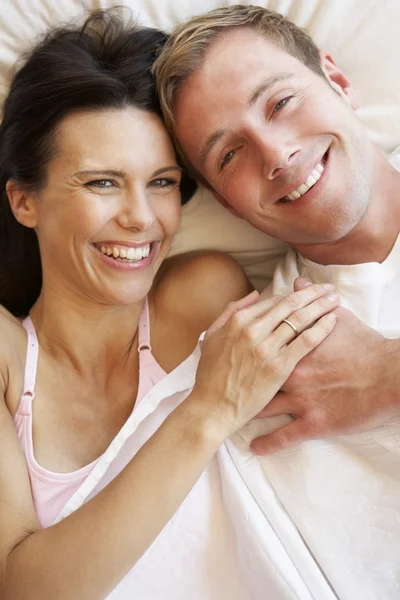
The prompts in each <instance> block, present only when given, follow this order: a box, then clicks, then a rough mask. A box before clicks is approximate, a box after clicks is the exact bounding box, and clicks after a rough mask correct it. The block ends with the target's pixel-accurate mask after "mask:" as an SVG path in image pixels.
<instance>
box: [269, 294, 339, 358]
mask: <svg viewBox="0 0 400 600" xmlns="http://www.w3.org/2000/svg"><path fill="white" fill-rule="evenodd" d="M339 303H340V297H339V295H338V294H328V295H327V296H323V297H322V298H318V300H315V301H314V302H312V303H311V304H308V305H307V306H305V307H304V308H300V309H299V310H296V311H295V312H294V313H293V314H291V315H290V317H289V318H288V319H287V321H289V323H291V325H289V323H287V322H285V321H282V323H281V325H279V327H278V328H277V329H276V330H275V331H274V332H273V333H272V334H271V338H270V339H271V343H273V344H274V345H275V347H278V348H280V347H282V346H284V345H286V344H288V343H289V342H291V341H292V340H294V338H295V337H297V335H299V334H300V333H302V332H303V331H304V330H305V329H307V328H308V327H310V326H311V325H313V323H315V322H316V321H318V319H320V318H321V317H322V316H323V315H325V314H327V313H329V312H330V311H331V310H334V309H335V308H337V307H338V306H339Z"/></svg>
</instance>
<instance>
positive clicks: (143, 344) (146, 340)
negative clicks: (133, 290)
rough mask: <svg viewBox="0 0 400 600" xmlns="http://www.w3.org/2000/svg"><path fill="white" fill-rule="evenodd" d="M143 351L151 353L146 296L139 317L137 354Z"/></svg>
mask: <svg viewBox="0 0 400 600" xmlns="http://www.w3.org/2000/svg"><path fill="white" fill-rule="evenodd" d="M144 350H149V351H150V352H151V343H150V314H149V301H148V298H147V296H146V299H145V301H144V306H143V310H142V314H141V315H140V319H139V325H138V352H139V354H140V353H141V352H143V351H144Z"/></svg>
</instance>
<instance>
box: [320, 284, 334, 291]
mask: <svg viewBox="0 0 400 600" xmlns="http://www.w3.org/2000/svg"><path fill="white" fill-rule="evenodd" d="M322 287H324V288H325V289H326V290H327V291H328V292H332V291H333V290H334V289H335V286H334V285H333V283H324V284H323V285H322Z"/></svg>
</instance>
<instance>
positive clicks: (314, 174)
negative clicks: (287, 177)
mask: <svg viewBox="0 0 400 600" xmlns="http://www.w3.org/2000/svg"><path fill="white" fill-rule="evenodd" d="M324 168H325V167H324V165H323V163H322V162H319V163H318V164H317V165H315V167H314V168H313V170H312V171H311V173H310V175H309V176H308V177H307V179H306V180H305V182H304V183H302V184H301V185H300V186H299V187H298V188H297V189H296V190H293V192H290V194H287V196H285V197H284V198H283V200H284V201H286V202H287V201H292V200H297V198H300V196H303V194H305V193H306V192H308V190H309V189H310V188H312V187H313V185H315V184H316V183H317V181H318V180H319V179H320V177H321V175H322V173H323V172H324Z"/></svg>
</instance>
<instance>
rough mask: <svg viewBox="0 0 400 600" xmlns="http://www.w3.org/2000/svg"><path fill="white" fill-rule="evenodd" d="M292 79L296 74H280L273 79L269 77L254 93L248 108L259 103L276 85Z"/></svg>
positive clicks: (248, 102)
mask: <svg viewBox="0 0 400 600" xmlns="http://www.w3.org/2000/svg"><path fill="white" fill-rule="evenodd" d="M292 77H294V73H278V74H277V75H273V76H272V77H267V78H266V79H264V80H263V81H262V82H261V83H260V85H258V86H257V87H256V89H255V90H254V91H253V92H252V94H251V96H250V98H249V99H248V101H247V106H253V105H254V104H255V103H256V102H257V100H258V99H259V97H260V96H261V95H262V94H263V93H264V92H266V91H267V90H269V89H270V88H271V87H272V86H273V85H275V84H276V83H279V82H280V81H285V80H286V79H291V78H292Z"/></svg>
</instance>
